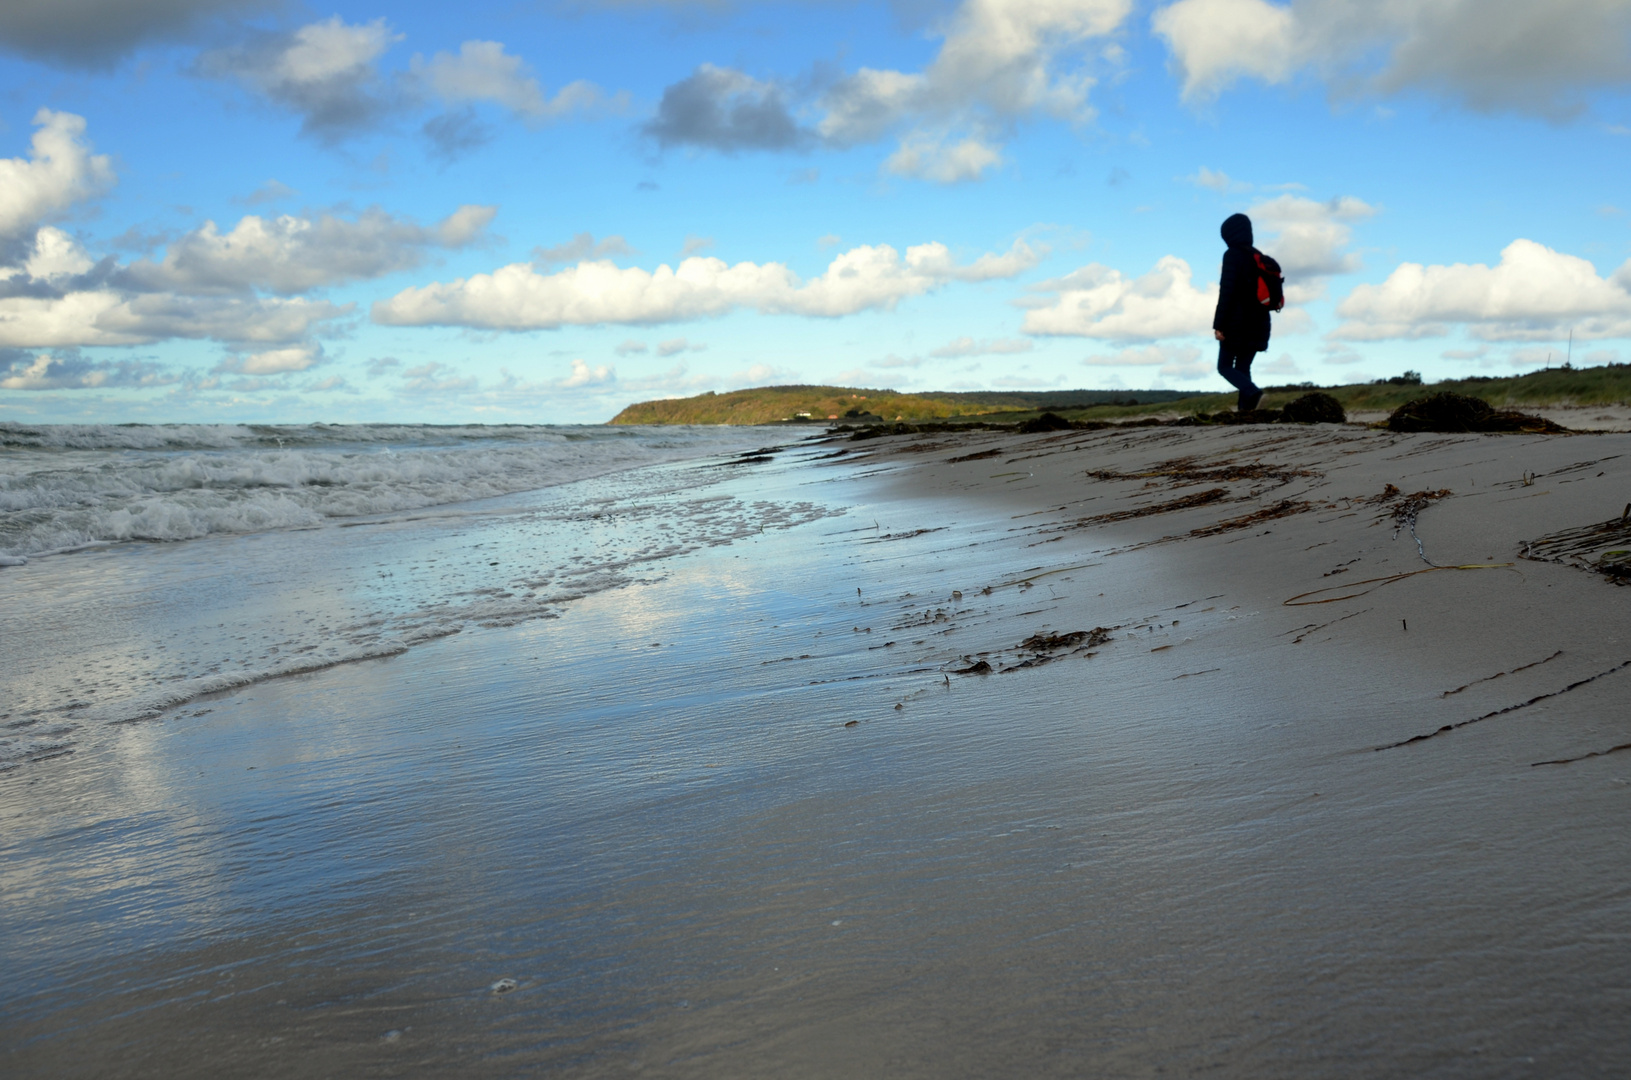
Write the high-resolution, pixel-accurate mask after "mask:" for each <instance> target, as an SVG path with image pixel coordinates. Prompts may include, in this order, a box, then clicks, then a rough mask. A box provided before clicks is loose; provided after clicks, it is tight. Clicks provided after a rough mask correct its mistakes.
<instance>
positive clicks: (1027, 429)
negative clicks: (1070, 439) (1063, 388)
mask: <svg viewBox="0 0 1631 1080" xmlns="http://www.w3.org/2000/svg"><path fill="white" fill-rule="evenodd" d="M1074 426H1075V425H1074V424H1072V423H1071V422H1070V421H1069V420H1066V419H1065V418H1064V417H1063V416H1060V415H1059V414H1058V413H1051V412H1045V413H1043V414H1042V415H1041V416H1038V417H1036V418H1035V419H1034V420H1021V421H1020V422H1019V426H1018V427H1016V428H1015V429H1014V430H1015V431H1017V432H1019V433H1020V434H1021V435H1035V434H1037V433H1038V432H1042V431H1069V430H1070V429H1071V428H1072V427H1074Z"/></svg>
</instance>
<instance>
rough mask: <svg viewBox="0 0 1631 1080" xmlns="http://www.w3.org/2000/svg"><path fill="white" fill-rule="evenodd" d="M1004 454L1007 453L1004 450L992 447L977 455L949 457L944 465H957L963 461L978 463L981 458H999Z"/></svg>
mask: <svg viewBox="0 0 1631 1080" xmlns="http://www.w3.org/2000/svg"><path fill="white" fill-rule="evenodd" d="M1005 453H1007V451H1006V450H1004V449H1003V448H1002V447H1000V446H993V447H992V448H991V449H989V450H981V451H979V452H978V453H974V454H960V455H958V456H957V457H949V458H947V459H946V464H947V465H956V464H959V463H961V462H964V461H979V460H980V459H981V458H993V457H1000V456H1002V455H1003V454H1005Z"/></svg>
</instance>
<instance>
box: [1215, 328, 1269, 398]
mask: <svg viewBox="0 0 1631 1080" xmlns="http://www.w3.org/2000/svg"><path fill="white" fill-rule="evenodd" d="M1256 356H1257V350H1256V349H1241V350H1240V351H1239V352H1236V351H1235V348H1234V346H1232V345H1230V344H1229V343H1228V342H1227V341H1220V342H1218V374H1219V375H1222V376H1223V377H1224V378H1225V379H1227V380H1228V381H1229V385H1230V386H1232V387H1234V388H1235V389H1236V390H1239V391H1240V399H1239V400H1238V401H1236V402H1235V408H1236V409H1241V410H1244V409H1245V408H1246V405H1247V404H1248V403H1251V404H1254V405H1255V404H1256V403H1257V399H1258V398H1260V397H1262V396H1263V391H1261V390H1259V389H1258V388H1257V384H1256V383H1254V382H1252V360H1253V359H1255V358H1256Z"/></svg>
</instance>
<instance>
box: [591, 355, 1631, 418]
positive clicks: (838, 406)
mask: <svg viewBox="0 0 1631 1080" xmlns="http://www.w3.org/2000/svg"><path fill="white" fill-rule="evenodd" d="M1316 389H1317V390H1321V391H1323V392H1324V393H1327V394H1330V395H1331V396H1332V397H1334V398H1336V399H1337V400H1338V401H1340V402H1342V407H1343V408H1344V409H1347V410H1348V411H1349V412H1361V411H1389V412H1390V411H1392V410H1393V409H1396V408H1398V407H1399V406H1400V405H1403V404H1404V403H1405V402H1407V401H1410V400H1412V399H1414V398H1418V397H1422V396H1423V395H1425V394H1428V393H1432V392H1434V391H1438V390H1451V391H1454V392H1455V393H1458V394H1467V395H1470V396H1472V397H1478V398H1482V399H1484V400H1485V401H1487V402H1489V403H1490V404H1491V405H1493V406H1495V407H1496V408H1522V407H1529V408H1537V407H1541V406H1548V405H1552V406H1557V405H1617V404H1631V364H1608V365H1605V366H1603V367H1592V368H1547V369H1545V370H1542V371H1532V372H1530V373H1529V374H1527V375H1517V376H1513V377H1512V378H1505V379H1496V378H1483V377H1475V378H1470V379H1450V380H1446V381H1444V382H1439V383H1434V384H1433V385H1432V386H1431V387H1428V386H1423V385H1420V384H1411V383H1400V382H1383V383H1354V384H1350V385H1347V386H1325V387H1316V386H1314V385H1313V384H1306V385H1301V386H1275V387H1269V388H1268V393H1267V394H1266V395H1265V397H1264V399H1263V407H1264V408H1279V407H1281V406H1283V405H1285V403H1286V402H1288V401H1291V400H1292V399H1294V398H1297V397H1299V396H1301V395H1302V394H1305V393H1307V392H1308V391H1310V390H1316ZM1234 402H1235V395H1234V392H1233V391H1230V392H1228V393H1212V394H1186V393H1184V392H1182V391H1177V390H1040V391H992V392H975V393H953V392H933V393H925V394H901V393H897V392H896V391H894V390H874V389H865V388H861V387H850V386H764V387H757V388H754V389H749V390H732V391H729V392H727V393H723V394H715V393H713V392H711V391H710V392H709V393H706V394H699V395H697V396H695V397H688V398H667V399H663V400H659V401H642V402H639V403H638V404H634V405H630V406H629V407H628V408H626V409H624V410H623V411H622V412H620V413H618V414H617V415H616V416H615V417H613V418H612V420H611V423H613V424H776V423H826V422H829V421H835V420H836V421H848V422H850V423H854V422H856V421H857V420H860V421H862V422H865V421H868V420H872V419H874V418H876V419H882V420H897V419H899V420H906V421H924V420H957V419H959V418H961V419H967V420H1002V421H1011V420H1025V419H1028V418H1030V417H1033V416H1036V415H1038V414H1040V413H1042V412H1055V413H1059V414H1060V415H1061V416H1065V417H1068V418H1070V419H1073V420H1077V419H1080V420H1115V419H1120V418H1122V417H1137V416H1148V415H1151V414H1155V413H1165V414H1193V413H1202V412H1206V413H1210V412H1217V411H1219V410H1222V409H1232V408H1234Z"/></svg>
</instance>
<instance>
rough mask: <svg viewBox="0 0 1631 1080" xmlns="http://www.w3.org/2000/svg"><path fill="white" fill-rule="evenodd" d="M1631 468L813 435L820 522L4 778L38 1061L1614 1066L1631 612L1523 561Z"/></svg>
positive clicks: (1449, 440)
mask: <svg viewBox="0 0 1631 1080" xmlns="http://www.w3.org/2000/svg"><path fill="white" fill-rule="evenodd" d="M840 451H842V452H843V453H842V454H841V455H840V454H839V452H840ZM993 451H995V452H993ZM1627 451H1631V437H1628V436H1621V435H1612V434H1609V435H1579V436H1535V435H1501V436H1479V435H1472V436H1442V435H1393V434H1389V433H1386V432H1376V431H1370V430H1366V429H1362V428H1353V427H1340V428H1339V427H1323V428H1321V427H1314V428H1301V427H1293V426H1290V425H1276V426H1273V427H1237V428H1166V429H1152V428H1144V429H1120V430H1117V429H1106V430H1101V431H1068V432H1060V433H1054V434H1046V435H1027V436H1020V435H1016V434H1014V433H1011V432H994V431H977V432H960V433H939V432H936V433H929V434H921V435H905V436H895V437H889V438H879V439H872V440H868V441H865V442H861V443H848V442H843V441H819V442H810V443H802V444H791V445H789V447H788V448H786V449H784V450H782V451H781V452H779V453H778V454H775V455H767V456H769V457H770V458H771V459H772V460H769V461H763V462H759V463H756V464H753V465H750V466H744V467H743V468H742V469H736V470H732V471H731V473H732V475H731V477H730V478H729V479H726V480H722V481H721V482H720V485H719V487H718V491H719V492H721V493H727V494H729V495H730V496H731V497H732V498H733V499H735V500H736V501H737V503H739V504H740V505H742V506H743V507H751V506H796V505H800V504H801V503H802V504H807V505H809V506H811V507H812V508H813V509H811V510H809V511H807V512H804V513H802V514H800V515H799V516H797V517H796V518H788V519H786V520H787V521H788V524H787V525H786V526H785V527H779V528H776V529H772V530H771V531H769V532H766V533H757V532H751V531H746V530H742V529H738V528H734V527H733V530H732V532H731V533H730V535H729V537H728V538H727V539H726V541H725V542H723V543H719V544H713V543H703V544H699V545H695V546H693V547H691V548H689V549H688V550H686V551H684V552H678V553H676V554H674V555H672V556H671V557H664V558H663V559H660V560H656V561H652V562H649V563H647V564H645V565H644V568H643V569H641V570H640V571H639V572H638V573H633V574H629V575H626V576H627V578H628V580H626V581H624V582H622V583H620V584H618V585H617V586H616V587H613V588H609V589H606V590H603V591H599V592H593V593H590V594H587V595H584V596H582V597H580V598H578V599H576V600H574V601H572V602H571V603H570V604H568V605H566V606H564V607H561V608H560V610H559V611H557V612H555V613H554V615H553V616H552V617H549V618H537V619H532V620H530V621H525V622H519V623H515V624H513V625H509V626H495V627H491V628H479V627H472V628H470V629H468V630H467V631H466V632H464V633H461V634H458V635H456V636H452V637H447V638H442V639H439V640H437V641H434V642H430V643H427V644H423V645H418V646H415V647H414V648H413V649H411V650H409V651H408V652H407V653H406V654H404V655H400V656H397V657H395V658H389V659H380V660H371V661H366V662H363V663H359V664H354V665H347V666H345V667H342V668H334V669H329V670H325V671H319V672H313V673H310V674H304V675H299V676H293V677H289V678H282V679H276V680H272V681H269V682H264V683H260V684H257V685H256V686H255V687H253V688H252V689H251V690H248V691H237V692H231V693H226V694H224V695H220V696H217V697H216V698H214V699H213V700H211V701H210V702H209V703H208V706H209V708H208V709H207V711H203V712H201V711H199V710H192V709H189V710H175V711H172V712H169V713H167V714H165V715H164V716H163V717H162V718H160V719H158V720H156V721H149V722H146V723H142V724H136V725H125V726H122V727H119V728H117V729H111V728H110V729H107V730H108V732H111V734H108V736H107V737H106V738H98V739H96V740H92V741H91V742H89V743H87V744H86V745H85V746H84V747H83V748H82V749H81V751H80V752H78V753H75V754H72V755H69V756H67V757H62V758H57V759H54V760H51V761H41V762H38V763H35V764H32V765H28V766H25V767H23V768H20V769H15V770H12V771H11V772H9V773H4V774H0V813H3V815H4V819H5V820H6V823H7V829H8V833H9V834H10V835H11V836H12V837H13V839H12V840H11V841H10V843H9V844H8V846H7V848H6V853H5V856H4V864H3V865H4V867H5V874H4V877H3V878H0V880H3V881H4V896H5V899H6V901H7V910H8V911H9V912H10V914H9V915H8V923H9V925H7V927H6V931H7V932H6V934H5V935H4V937H5V939H6V940H8V941H9V942H11V946H10V947H9V948H8V949H7V953H6V955H7V961H8V966H10V967H12V969H13V970H17V971H19V972H20V973H21V974H20V976H19V978H18V979H17V981H16V983H15V984H14V985H13V988H12V989H11V990H10V992H9V996H8V997H7V998H5V999H4V1000H5V1008H4V1009H3V1010H0V1011H3V1012H4V1013H5V1014H6V1015H7V1016H8V1017H9V1019H8V1020H7V1021H6V1022H5V1023H4V1024H3V1025H0V1043H3V1044H4V1046H5V1055H6V1059H7V1060H8V1062H9V1063H10V1064H11V1066H12V1068H13V1069H14V1070H15V1074H16V1075H20V1076H32V1075H46V1074H56V1075H98V1074H106V1073H107V1072H108V1071H109V1070H110V1069H112V1070H113V1071H117V1072H120V1073H122V1074H124V1075H132V1076H144V1075H176V1076H186V1075H207V1074H213V1073H218V1072H219V1071H221V1070H222V1069H229V1070H233V1071H238V1072H242V1073H245V1074H250V1075H267V1076H272V1075H317V1076H323V1075H336V1076H338V1075H397V1074H402V1073H407V1072H414V1071H419V1072H423V1071H425V1070H430V1071H432V1072H437V1071H440V1072H450V1071H457V1072H459V1073H461V1074H465V1075H511V1074H513V1073H514V1072H515V1071H517V1070H518V1069H519V1070H523V1071H525V1070H528V1069H552V1070H559V1071H563V1072H565V1073H568V1074H571V1075H585V1076H597V1075H613V1074H621V1073H623V1072H627V1071H629V1070H631V1069H634V1068H636V1067H638V1068H641V1069H642V1070H643V1071H646V1072H651V1073H654V1074H657V1075H667V1076H728V1075H770V1074H776V1075H788V1076H831V1075H838V1074H846V1075H851V1074H859V1075H885V1074H887V1075H896V1076H898V1075H908V1076H959V1075H988V1074H990V1073H992V1072H994V1071H995V1072H1002V1071H1008V1072H1012V1071H1014V1070H1015V1069H1019V1070H1022V1071H1025V1072H1027V1073H1029V1074H1035V1075H1077V1074H1080V1073H1082V1072H1088V1073H1092V1074H1094V1075H1101V1076H1144V1075H1150V1074H1153V1073H1154V1072H1156V1071H1157V1070H1158V1069H1165V1070H1166V1071H1168V1072H1177V1073H1180V1074H1183V1073H1192V1072H1199V1071H1213V1072H1217V1073H1219V1074H1221V1075H1226V1076H1240V1077H1286V1078H1288V1080H1289V1078H1291V1077H1299V1078H1300V1077H1308V1076H1343V1077H1348V1076H1378V1077H1380V1076H1390V1075H1397V1074H1399V1073H1401V1072H1415V1073H1421V1072H1436V1073H1440V1074H1443V1075H1452V1076H1453V1075H1468V1076H1472V1075H1489V1074H1490V1072H1492V1071H1493V1072H1497V1073H1501V1074H1511V1075H1528V1074H1533V1075H1559V1074H1562V1073H1569V1072H1586V1071H1591V1070H1594V1069H1608V1070H1612V1069H1614V1068H1616V1067H1618V1065H1619V1064H1621V1063H1622V1062H1621V1055H1620V1051H1619V1049H1618V1048H1617V1047H1616V1046H1614V1045H1613V1040H1603V1039H1602V1038H1601V1037H1600V1036H1601V1034H1602V1032H1603V1031H1604V1030H1612V1026H1613V1025H1614V1024H1615V1023H1617V1020H1616V1017H1617V1016H1618V1014H1619V1010H1620V1009H1621V1006H1622V1002H1621V999H1620V997H1619V996H1617V995H1618V990H1617V989H1616V988H1617V987H1618V985H1619V982H1618V980H1619V973H1621V972H1623V971H1624V970H1625V965H1626V963H1627V962H1628V961H1631V955H1628V953H1627V948H1626V946H1624V945H1623V944H1621V942H1622V941H1623V935H1620V934H1619V933H1618V930H1617V927H1619V926H1621V925H1623V918H1624V915H1625V914H1626V912H1625V901H1624V899H1623V898H1624V897H1625V896H1626V895H1627V891H1626V889H1627V884H1628V872H1627V871H1626V870H1625V869H1624V867H1623V865H1621V864H1622V862H1623V860H1620V859H1618V857H1617V853H1618V852H1619V851H1620V850H1622V849H1623V840H1624V839H1625V835H1626V831H1627V828H1626V822H1627V817H1626V803H1625V800H1626V798H1627V792H1628V790H1631V784H1628V781H1631V753H1619V752H1617V751H1614V752H1609V753H1606V754H1605V753H1604V751H1610V750H1612V749H1613V748H1616V747H1618V746H1620V744H1624V743H1627V742H1628V741H1631V720H1627V719H1626V718H1625V717H1624V715H1623V713H1624V710H1623V708H1621V707H1620V704H1619V703H1620V702H1621V701H1622V700H1623V692H1624V687H1625V680H1627V679H1631V670H1625V669H1622V668H1620V667H1616V665H1621V664H1623V662H1624V661H1625V660H1626V659H1627V658H1628V657H1631V642H1628V641H1627V639H1626V634H1625V632H1624V631H1623V630H1622V629H1621V628H1622V627H1623V626H1624V625H1626V624H1625V621H1624V610H1625V604H1626V603H1627V602H1628V601H1631V593H1628V592H1624V591H1622V590H1621V589H1620V588H1619V587H1616V586H1615V585H1614V584H1612V583H1611V581H1610V579H1608V578H1606V577H1604V576H1603V575H1600V574H1597V573H1594V572H1591V571H1589V570H1586V569H1582V568H1581V567H1580V565H1578V563H1576V564H1565V563H1558V562H1549V561H1535V560H1531V559H1525V558H1523V557H1522V556H1523V554H1524V551H1525V547H1524V545H1525V542H1527V541H1534V540H1536V539H1538V538H1540V537H1543V536H1545V535H1548V534H1553V533H1557V532H1560V531H1566V530H1568V529H1571V528H1574V527H1576V526H1581V525H1589V524H1593V523H1603V522H1607V521H1609V520H1610V519H1612V518H1614V517H1617V516H1618V514H1619V511H1620V508H1621V505H1622V504H1623V503H1624V501H1625V499H1626V498H1627V497H1631V453H1628V452H1627ZM1599 474H1600V475H1599ZM1389 485H1392V487H1393V488H1394V489H1395V491H1394V493H1393V494H1391V495H1390V494H1389ZM1416 493H1423V494H1422V496H1421V500H1420V505H1419V506H1415V508H1414V509H1415V513H1414V517H1413V521H1414V528H1415V534H1416V536H1417V537H1419V538H1420V540H1421V542H1422V551H1423V552H1424V553H1425V555H1426V557H1427V558H1429V559H1431V560H1433V561H1434V562H1436V563H1440V564H1444V565H1447V566H1461V565H1471V564H1474V563H1477V564H1485V563H1491V564H1493V563H1506V562H1510V563H1512V564H1513V565H1512V566H1510V567H1496V568H1488V569H1485V568H1480V569H1477V570H1467V571H1449V570H1446V571H1442V572H1441V571H1433V572H1426V573H1422V572H1418V571H1421V570H1425V569H1426V568H1427V567H1426V565H1425V563H1424V562H1423V560H1422V558H1421V556H1420V555H1419V554H1418V551H1417V547H1416V544H1415V543H1414V541H1413V540H1412V536H1411V533H1410V531H1409V522H1410V520H1412V519H1411V516H1410V508H1411V507H1412V505H1413V504H1412V503H1411V501H1410V496H1412V495H1414V494H1416ZM818 511H819V512H818ZM1400 511H1403V513H1400ZM517 520H518V521H519V520H520V519H517ZM1396 525H1399V526H1400V531H1399V534H1398V537H1397V539H1395V538H1394V529H1395V526H1396ZM494 528H497V529H499V530H500V534H501V535H502V536H504V537H508V539H507V540H506V541H505V543H506V545H507V546H505V547H504V548H503V550H505V551H511V550H514V551H517V552H520V551H524V550H526V549H527V545H528V544H534V545H535V544H536V543H537V541H535V540H532V539H530V538H529V537H528V536H527V534H525V533H524V532H523V531H521V530H519V529H518V528H514V527H512V526H510V525H506V524H504V523H503V522H500V523H499V524H498V525H495V526H494ZM503 530H510V532H514V535H513V536H511V535H510V532H506V531H503ZM496 535H497V534H496ZM489 542H491V541H489ZM223 543H224V544H226V546H227V547H241V548H246V549H247V548H249V547H253V546H254V545H255V544H256V543H264V542H257V541H252V540H241V541H224V542H223ZM506 557H508V556H506ZM1405 574H1410V576H1401V575H1405ZM1373 578H1375V579H1383V583H1381V584H1377V583H1376V582H1367V579H1373ZM1353 582H1358V583H1359V584H1358V585H1352V584H1351V583H1353ZM1367 584H1368V588H1367V587H1366V586H1367ZM1327 587H1340V591H1339V592H1338V593H1337V595H1338V596H1341V595H1343V594H1345V593H1348V592H1355V593H1357V595H1355V596H1353V597H1352V598H1351V599H1346V600H1344V599H1338V600H1335V601H1333V602H1331V603H1326V604H1319V605H1310V606H1286V604H1285V601H1286V600H1288V599H1292V598H1294V597H1296V596H1297V595H1298V594H1303V593H1306V592H1308V591H1310V590H1316V589H1322V588H1327ZM1313 599H1323V597H1313ZM1078 635H1079V636H1078ZM982 663H983V664H985V665H987V667H988V668H989V672H988V673H982V672H980V671H978V670H977V669H978V667H979V665H980V664H982ZM1446 725H1452V726H1451V728H1450V730H1448V731H1445V732H1443V733H1440V729H1442V728H1444V727H1445V726H1446ZM1454 725H1460V726H1454ZM1424 735H1425V736H1429V737H1428V738H1425V739H1422V740H1420V741H1411V740H1415V739H1416V737H1417V736H1424ZM1593 755H1597V756H1593ZM1566 759H1568V760H1570V761H1571V762H1572V763H1570V764H1551V763H1552V762H1558V761H1563V760H1566ZM41 781H45V782H46V783H44V784H41V783H40V782H41ZM111 867H120V868H124V869H121V870H110V869H109V868H111ZM115 930H116V931H117V933H114V931H115ZM506 979H508V980H513V985H514V987H515V989H514V990H513V991H509V990H504V991H495V990H494V989H493V987H495V986H499V985H500V983H501V981H502V980H506ZM178 1046H184V1047H187V1048H188V1049H187V1055H188V1056H187V1057H185V1058H183V1057H181V1056H179V1053H180V1052H179V1051H177V1050H174V1049H172V1048H174V1047H178ZM1527 1059H1532V1060H1527ZM115 1065H117V1068H115V1067H114V1066H115Z"/></svg>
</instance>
